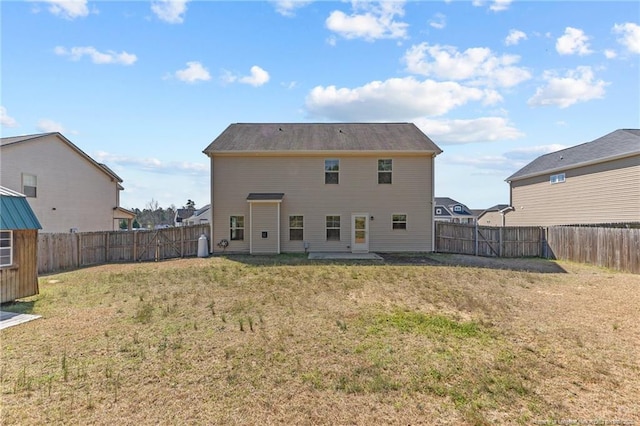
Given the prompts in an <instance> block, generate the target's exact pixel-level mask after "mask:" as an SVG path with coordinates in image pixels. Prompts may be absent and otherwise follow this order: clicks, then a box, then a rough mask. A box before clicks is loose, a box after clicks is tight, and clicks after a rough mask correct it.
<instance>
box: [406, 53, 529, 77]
mask: <svg viewBox="0 0 640 426" xmlns="http://www.w3.org/2000/svg"><path fill="white" fill-rule="evenodd" d="M427 56H428V57H427ZM404 61H405V62H406V63H407V70H408V71H409V72H412V73H414V74H420V75H424V76H434V77H437V78H440V79H450V80H467V81H469V83H470V84H488V85H496V86H500V87H512V86H515V85H517V84H519V83H521V82H523V81H525V80H528V79H530V78H531V73H530V72H529V71H528V70H527V69H525V68H521V67H517V66H515V64H516V63H518V61H520V57H519V56H517V55H502V56H498V55H496V54H494V53H493V52H492V51H491V49H488V48H486V47H474V48H469V49H467V50H465V51H464V52H458V50H456V48H455V47H452V46H440V45H429V44H428V43H421V44H419V45H415V46H412V47H411V48H410V49H409V50H407V52H406V53H405V56H404Z"/></svg>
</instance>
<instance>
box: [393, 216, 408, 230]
mask: <svg viewBox="0 0 640 426" xmlns="http://www.w3.org/2000/svg"><path fill="white" fill-rule="evenodd" d="M394 216H404V221H394V220H393V217H394ZM396 223H404V228H394V227H393V225H394V224H396ZM408 225H409V215H408V214H406V213H392V214H391V230H393V231H406V230H407V228H408Z"/></svg>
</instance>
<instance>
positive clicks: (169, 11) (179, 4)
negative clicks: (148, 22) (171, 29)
mask: <svg viewBox="0 0 640 426" xmlns="http://www.w3.org/2000/svg"><path fill="white" fill-rule="evenodd" d="M188 2H189V0H155V1H152V2H151V11H152V12H153V13H154V14H155V15H156V16H157V17H158V19H160V20H161V21H164V22H168V23H169V24H181V23H183V22H184V14H185V13H186V12H187V3H188Z"/></svg>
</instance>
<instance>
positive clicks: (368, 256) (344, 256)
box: [309, 253, 384, 260]
mask: <svg viewBox="0 0 640 426" xmlns="http://www.w3.org/2000/svg"><path fill="white" fill-rule="evenodd" d="M325 259H329V260H331V259H339V260H384V259H382V257H380V256H378V255H377V254H375V253H309V260H325Z"/></svg>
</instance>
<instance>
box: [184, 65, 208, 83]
mask: <svg viewBox="0 0 640 426" xmlns="http://www.w3.org/2000/svg"><path fill="white" fill-rule="evenodd" d="M176 78H177V79H178V80H180V81H184V82H186V83H195V82H197V81H208V80H211V74H209V71H208V70H207V69H206V68H205V67H203V66H202V64H201V63H200V62H196V61H191V62H187V68H185V69H183V70H178V71H176Z"/></svg>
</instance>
